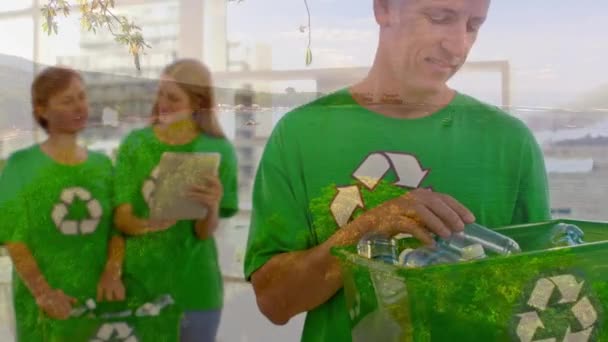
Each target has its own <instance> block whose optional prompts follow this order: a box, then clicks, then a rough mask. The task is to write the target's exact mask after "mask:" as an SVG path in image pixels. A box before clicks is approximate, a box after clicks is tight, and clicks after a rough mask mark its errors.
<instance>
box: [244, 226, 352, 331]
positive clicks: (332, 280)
mask: <svg viewBox="0 0 608 342" xmlns="http://www.w3.org/2000/svg"><path fill="white" fill-rule="evenodd" d="M361 235H362V231H361V229H359V227H357V226H355V225H353V224H352V223H351V224H349V225H347V226H345V227H343V228H342V229H340V230H339V231H337V232H336V233H335V234H334V235H333V236H331V237H330V238H329V239H328V240H327V241H325V242H324V243H322V244H321V245H319V246H316V247H314V248H311V249H309V250H306V251H297V252H290V253H283V254H279V255H276V256H274V257H273V258H271V259H270V260H269V261H268V262H267V263H266V264H265V265H264V266H263V267H262V268H260V269H259V270H258V271H256V272H255V273H254V274H253V275H252V278H251V281H252V284H253V286H254V289H255V293H256V297H257V300H258V306H259V307H260V311H262V313H263V314H264V315H265V316H266V317H268V318H269V319H270V320H271V321H272V322H273V323H275V324H285V323H287V322H288V321H289V319H291V317H293V316H295V315H297V314H299V313H302V312H306V311H310V310H312V309H314V308H316V307H318V306H319V305H321V304H323V303H325V302H327V301H328V300H329V299H330V298H331V297H332V296H334V295H335V294H336V292H337V291H338V290H339V289H340V288H342V284H343V281H342V273H341V270H340V265H339V264H338V261H337V259H336V258H335V257H333V256H332V255H331V254H330V251H331V248H332V247H334V246H344V245H350V244H354V243H356V242H357V241H358V240H359V239H360V237H361Z"/></svg>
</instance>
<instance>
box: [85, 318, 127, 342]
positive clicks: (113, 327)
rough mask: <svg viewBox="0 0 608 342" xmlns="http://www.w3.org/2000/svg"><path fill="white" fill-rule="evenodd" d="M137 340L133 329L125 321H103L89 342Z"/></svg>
mask: <svg viewBox="0 0 608 342" xmlns="http://www.w3.org/2000/svg"><path fill="white" fill-rule="evenodd" d="M110 341H111V342H139V339H138V338H137V336H135V334H134V330H133V328H132V327H130V326H129V325H128V324H127V323H125V322H116V323H105V324H103V325H102V326H101V327H100V328H99V330H97V334H96V335H95V337H93V338H92V339H91V340H89V342H110Z"/></svg>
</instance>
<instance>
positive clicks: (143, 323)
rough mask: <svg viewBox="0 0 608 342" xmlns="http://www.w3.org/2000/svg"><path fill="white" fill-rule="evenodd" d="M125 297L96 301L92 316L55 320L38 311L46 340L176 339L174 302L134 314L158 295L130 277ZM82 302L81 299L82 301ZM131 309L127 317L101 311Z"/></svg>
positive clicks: (154, 341) (124, 341)
mask: <svg viewBox="0 0 608 342" xmlns="http://www.w3.org/2000/svg"><path fill="white" fill-rule="evenodd" d="M125 278H126V279H125V286H126V290H127V298H126V300H125V301H123V302H102V303H97V307H96V308H95V310H93V313H94V316H93V317H91V316H89V315H88V314H84V315H82V316H81V317H73V318H69V319H66V320H55V319H51V318H48V317H47V316H46V315H44V314H41V317H40V319H41V320H43V322H44V324H43V327H44V331H43V339H44V341H45V342H68V341H69V342H110V341H111V342H148V341H149V342H177V341H179V330H180V329H179V327H180V320H181V317H182V314H183V311H182V309H181V308H180V307H179V306H178V305H177V304H171V305H168V306H166V307H164V308H163V309H162V310H160V312H159V313H158V314H157V315H148V316H137V315H135V312H136V311H137V310H138V309H140V308H141V307H142V306H143V305H144V304H146V303H151V302H154V301H155V300H156V299H157V298H159V297H160V296H159V295H152V294H150V293H148V292H147V291H146V290H145V289H144V287H143V286H141V285H140V284H138V282H137V281H135V280H134V279H133V278H130V277H128V276H126V277H125ZM82 302H84V300H83V301H82ZM124 312H130V313H131V314H130V315H129V316H127V317H111V318H107V317H103V315H104V314H114V315H115V314H117V313H124Z"/></svg>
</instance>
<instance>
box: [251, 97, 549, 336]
mask: <svg viewBox="0 0 608 342" xmlns="http://www.w3.org/2000/svg"><path fill="white" fill-rule="evenodd" d="M386 182H388V184H390V185H391V187H394V188H395V189H397V190H399V191H401V190H403V192H404V191H406V190H407V189H413V188H428V187H430V188H432V189H433V190H434V191H437V192H441V193H446V194H450V195H451V196H453V197H454V198H456V199H457V200H458V201H460V202H461V203H463V204H464V205H465V206H466V207H468V208H469V209H470V210H471V211H472V212H473V213H474V214H475V216H476V217H477V222H479V223H481V224H485V225H487V226H489V227H499V226H505V225H510V224H515V223H522V222H529V221H538V220H545V219H547V218H549V216H550V214H549V207H548V190H547V179H546V173H545V168H544V161H543V156H542V152H541V151H540V149H539V146H538V145H537V143H536V141H535V140H534V137H533V136H532V134H531V133H530V131H529V130H528V129H527V128H526V126H525V125H524V124H523V123H522V122H520V121H519V120H517V119H515V118H513V117H511V116H509V115H508V114H506V113H504V112H502V111H501V110H499V109H498V108H496V107H493V106H489V105H486V104H483V103H481V102H479V101H477V100H475V99H473V98H471V97H468V96H465V95H463V94H457V95H456V96H455V98H454V99H453V100H452V101H451V103H450V104H449V105H448V106H446V107H445V108H443V109H441V110H439V111H438V112H436V113H434V114H432V115H430V116H427V117H423V118H418V119H398V118H390V117H387V116H383V115H380V114H377V113H375V112H372V111H370V110H367V109H365V108H363V107H361V106H360V105H358V104H357V103H356V102H355V101H354V100H353V98H352V96H351V95H350V93H349V91H348V90H341V91H338V92H336V93H334V94H331V95H329V96H326V97H324V98H321V99H319V100H317V101H315V102H312V103H310V104H308V105H305V106H303V107H300V108H298V109H296V110H294V111H292V112H290V113H288V114H287V115H286V116H285V117H284V118H282V119H281V121H280V122H279V123H278V124H277V126H276V128H275V129H274V131H273V133H272V135H271V137H270V140H269V141H268V144H267V145H266V148H265V151H264V154H263V156H262V160H261V162H260V166H259V169H258V173H257V176H256V181H255V186H254V194H253V212H252V219H251V229H250V232H249V239H248V246H247V253H246V258H245V275H246V277H247V278H250V276H251V274H252V273H253V272H255V271H256V270H257V269H259V268H260V267H261V266H262V265H264V264H265V263H266V262H267V261H268V260H269V259H270V258H271V257H272V256H274V255H276V254H279V253H284V252H292V251H299V250H306V249H310V248H312V247H314V246H316V245H319V244H320V243H321V242H323V241H325V240H326V239H327V238H329V237H330V236H331V235H332V234H333V233H334V232H335V231H336V229H337V227H339V226H342V225H343V224H345V223H346V222H348V221H349V219H350V218H352V214H353V213H355V212H357V210H365V209H369V208H371V207H373V206H374V205H377V204H378V203H380V202H378V203H364V202H363V200H362V199H361V197H360V196H358V194H361V192H362V191H367V192H370V191H374V190H376V186H378V184H385V183H386ZM379 188H380V187H379ZM400 189H401V190H400ZM381 191H385V192H386V193H387V194H388V193H391V191H386V190H385V189H384V190H381ZM399 191H396V192H397V193H398V192H399ZM392 193H393V194H394V193H395V191H392ZM388 199H389V198H386V199H385V200H388ZM311 204H312V205H313V206H312V207H314V210H312V211H311ZM358 208H362V209H358ZM349 214H350V215H351V216H349ZM326 216H329V217H331V219H325V218H326ZM277 281H280V279H278V280H277ZM350 338H351V337H350V326H349V318H348V314H347V309H346V305H345V300H344V294H343V291H342V290H340V291H339V292H338V293H337V294H336V295H335V296H334V297H333V298H331V299H330V300H329V301H327V302H326V303H325V304H323V305H321V306H319V307H317V308H316V309H314V310H312V311H310V312H309V313H308V315H307V317H306V322H305V326H304V331H303V335H302V340H303V341H348V340H350Z"/></svg>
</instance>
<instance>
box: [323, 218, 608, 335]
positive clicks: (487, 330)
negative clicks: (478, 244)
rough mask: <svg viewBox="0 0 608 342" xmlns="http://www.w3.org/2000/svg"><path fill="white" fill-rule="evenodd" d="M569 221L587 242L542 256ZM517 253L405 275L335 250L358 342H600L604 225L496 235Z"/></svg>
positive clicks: (605, 281)
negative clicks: (503, 237)
mask: <svg viewBox="0 0 608 342" xmlns="http://www.w3.org/2000/svg"><path fill="white" fill-rule="evenodd" d="M560 222H563V223H572V224H575V225H577V226H578V227H580V228H581V229H582V230H583V231H584V232H585V237H584V239H585V244H584V245H580V246H575V247H562V248H547V245H548V239H549V232H550V229H551V228H552V227H553V226H554V225H555V224H557V223H560ZM497 231H499V232H500V233H502V234H504V235H507V236H509V237H511V238H513V239H515V240H516V241H517V242H518V243H519V245H520V247H521V248H522V251H523V252H522V253H521V254H517V255H512V256H499V257H493V258H488V259H482V260H477V261H471V262H463V263H458V264H451V265H436V266H430V267H426V268H417V269H406V268H403V267H399V266H393V265H387V264H384V263H381V262H378V261H374V260H369V259H366V258H364V257H361V256H359V255H357V253H356V247H355V246H349V247H342V248H334V249H333V250H332V253H333V254H334V255H335V256H337V257H338V259H339V260H340V263H341V266H342V270H343V275H344V292H345V296H346V304H347V308H348V311H349V314H350V318H351V324H352V335H353V340H354V341H355V342H357V341H416V342H418V341H484V342H485V341H525V342H531V341H542V342H551V341H553V342H561V341H577V342H578V341H608V328H606V327H605V323H606V319H605V313H606V312H607V309H608V223H600V222H589V221H577V220H554V221H548V222H542V223H535V224H527V225H518V226H509V227H503V228H500V229H497Z"/></svg>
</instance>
